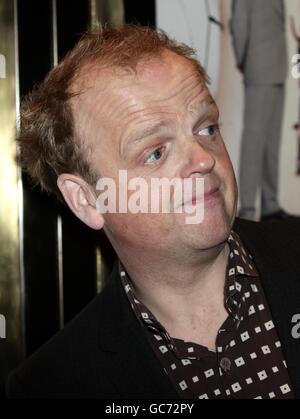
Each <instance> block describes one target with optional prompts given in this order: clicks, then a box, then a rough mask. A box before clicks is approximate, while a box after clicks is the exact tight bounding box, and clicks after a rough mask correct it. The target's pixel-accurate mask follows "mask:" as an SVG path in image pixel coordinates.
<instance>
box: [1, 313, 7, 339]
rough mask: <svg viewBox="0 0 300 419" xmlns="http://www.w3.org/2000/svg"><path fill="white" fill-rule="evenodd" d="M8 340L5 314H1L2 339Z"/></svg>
mask: <svg viewBox="0 0 300 419" xmlns="http://www.w3.org/2000/svg"><path fill="white" fill-rule="evenodd" d="M5 338H6V319H5V316H3V314H0V339H5Z"/></svg>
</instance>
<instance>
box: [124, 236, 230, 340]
mask: <svg viewBox="0 0 300 419" xmlns="http://www.w3.org/2000/svg"><path fill="white" fill-rule="evenodd" d="M148 254H149V252H148ZM228 255H229V246H228V244H227V243H222V244H221V245H219V246H217V247H215V248H213V249H210V250H209V251H205V252H198V257H197V259H195V260H194V261H193V263H191V260H189V261H188V262H187V263H178V262H177V261H176V259H174V260H172V261H168V263H166V262H165V261H163V260H159V258H158V257H155V255H151V259H150V260H149V257H148V260H147V256H146V255H143V256H141V255H140V256H139V257H137V254H135V255H132V257H130V255H128V254H126V255H125V254H122V255H120V254H119V256H120V259H121V261H122V263H123V265H124V267H125V269H126V271H127V273H128V275H129V276H130V278H131V281H132V283H133V287H134V289H135V293H136V295H137V297H138V299H139V300H140V301H141V302H143V303H144V304H145V305H146V306H147V308H148V309H149V310H151V312H152V313H153V314H154V315H155V317H156V318H157V319H158V320H159V321H160V323H161V324H162V325H164V327H165V328H166V329H167V330H168V332H169V333H170V334H171V335H172V336H173V337H180V336H182V337H183V338H185V339H186V338H187V337H188V336H187V335H185V336H183V335H182V333H181V331H182V330H185V333H187V334H188V331H187V330H188V329H191V327H192V328H193V324H197V325H199V324H201V323H203V325H204V328H205V327H212V323H211V322H214V323H215V328H216V329H218V327H220V326H221V324H222V323H223V321H224V320H225V318H226V315H227V313H226V312H225V308H224V283H225V276H226V267H227V261H228ZM224 316H225V318H224ZM197 327H198V326H197ZM193 340H194V341H197V339H196V338H194V339H193ZM210 343H211V342H210ZM210 346H211V345H210Z"/></svg>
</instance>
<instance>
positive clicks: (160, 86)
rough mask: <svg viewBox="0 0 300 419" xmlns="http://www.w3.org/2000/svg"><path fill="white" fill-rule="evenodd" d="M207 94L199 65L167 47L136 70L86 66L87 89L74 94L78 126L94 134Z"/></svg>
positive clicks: (91, 135)
mask: <svg viewBox="0 0 300 419" xmlns="http://www.w3.org/2000/svg"><path fill="white" fill-rule="evenodd" d="M80 83H82V81H81V82H80ZM77 85H79V83H78V82H77ZM207 96H208V90H207V88H206V84H205V80H203V78H202V76H201V74H200V73H199V72H198V70H197V68H196V66H195V65H194V64H193V63H192V62H191V61H189V60H188V59H186V58H185V57H182V56H179V55H177V54H175V53H173V52H170V51H166V52H164V53H162V55H161V56H158V57H150V58H148V59H147V58H145V59H143V60H141V61H140V62H139V63H138V65H137V67H136V69H135V70H132V69H129V68H124V69H119V68H113V69H107V68H106V69H103V68H102V69H101V68H97V66H94V67H93V68H91V69H90V70H89V71H87V70H86V74H85V77H84V93H83V94H80V95H79V96H77V97H75V99H74V101H73V104H72V106H73V112H74V116H75V126H77V129H78V127H79V128H80V129H81V131H82V130H84V131H85V136H86V135H88V136H89V137H94V135H93V134H94V132H92V131H99V130H100V129H105V128H108V129H110V130H111V129H116V126H122V125H123V122H124V123H125V124H126V125H130V124H131V121H132V120H136V119H137V118H140V119H143V118H147V117H148V115H149V114H150V113H152V114H153V113H155V112H160V111H166V112H168V111H169V110H171V109H173V111H176V109H177V106H178V105H179V104H185V103H188V102H189V103H190V104H193V103H194V102H197V103H199V101H200V102H201V100H205V99H207ZM112 122H113V123H114V125H115V126H112V125H111V124H112ZM100 125H101V126H100ZM88 131H89V132H88Z"/></svg>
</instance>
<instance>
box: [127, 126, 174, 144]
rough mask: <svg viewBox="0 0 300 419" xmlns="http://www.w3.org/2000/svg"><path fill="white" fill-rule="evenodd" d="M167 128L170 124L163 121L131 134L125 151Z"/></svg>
mask: <svg viewBox="0 0 300 419" xmlns="http://www.w3.org/2000/svg"><path fill="white" fill-rule="evenodd" d="M166 128H169V122H166V121H161V122H158V123H156V124H154V125H149V126H147V127H145V128H144V129H141V130H139V131H136V133H133V134H131V135H130V138H129V140H127V141H126V144H125V145H124V150H125V149H126V148H128V147H129V146H130V147H131V146H133V145H134V144H136V143H139V142H140V141H143V140H146V139H147V138H148V137H150V136H151V135H154V134H157V133H158V132H160V131H162V130H163V129H166Z"/></svg>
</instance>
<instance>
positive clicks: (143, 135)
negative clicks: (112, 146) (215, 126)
mask: <svg viewBox="0 0 300 419" xmlns="http://www.w3.org/2000/svg"><path fill="white" fill-rule="evenodd" d="M201 105H202V106H201ZM199 108H202V109H201V111H200V112H199V117H200V118H201V117H203V116H204V115H205V114H207V113H209V112H210V111H211V110H213V109H214V108H217V107H216V103H215V101H214V100H213V99H211V100H209V101H207V102H203V101H201V102H198V103H195V104H193V105H192V107H191V110H194V109H195V110H196V109H199ZM169 127H170V125H169V121H160V122H158V123H156V124H154V125H149V126H147V127H145V128H144V129H141V130H137V131H135V132H134V133H131V134H130V137H129V139H128V140H127V141H126V143H125V145H124V147H123V152H124V151H125V150H126V149H127V148H128V147H132V146H133V145H135V144H137V143H139V142H141V141H143V140H146V139H147V138H148V137H151V136H152V135H154V134H157V133H158V132H160V131H162V130H163V129H166V128H169Z"/></svg>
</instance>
